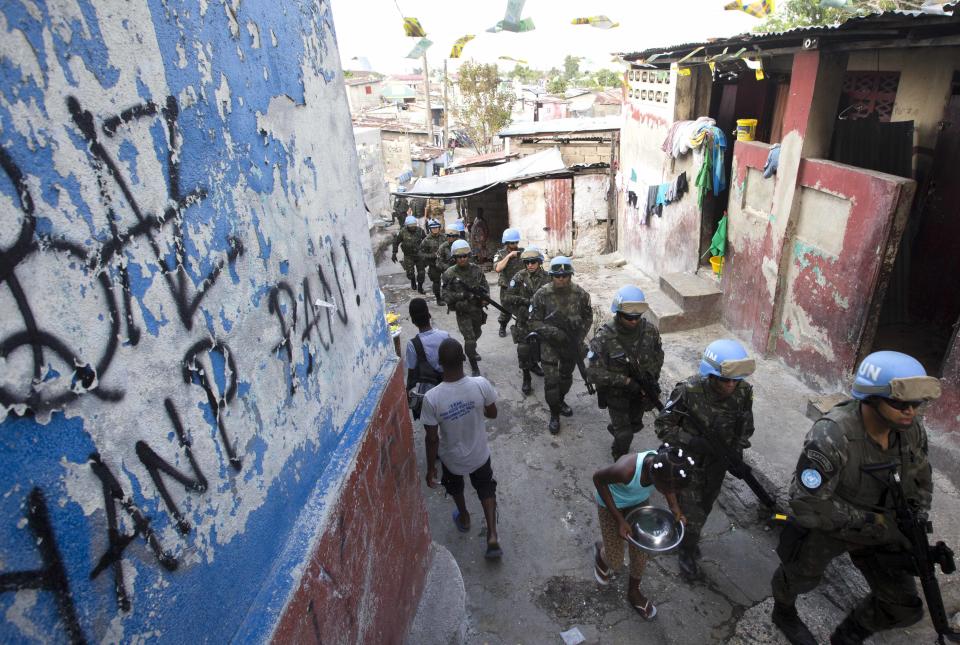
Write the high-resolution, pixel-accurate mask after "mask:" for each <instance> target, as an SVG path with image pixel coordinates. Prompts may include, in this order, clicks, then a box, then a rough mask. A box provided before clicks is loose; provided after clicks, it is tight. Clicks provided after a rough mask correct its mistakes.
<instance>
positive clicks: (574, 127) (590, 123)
mask: <svg viewBox="0 0 960 645" xmlns="http://www.w3.org/2000/svg"><path fill="white" fill-rule="evenodd" d="M622 123H623V120H622V119H621V118H620V117H619V116H599V117H589V118H582V119H548V120H546V121H528V122H524V123H513V124H511V125H510V126H508V127H506V128H504V129H503V130H501V131H500V132H498V133H497V136H498V137H516V136H522V135H526V134H566V133H570V132H599V131H607V130H619V129H620V127H621V125H622Z"/></svg>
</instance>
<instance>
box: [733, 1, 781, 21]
mask: <svg viewBox="0 0 960 645" xmlns="http://www.w3.org/2000/svg"><path fill="white" fill-rule="evenodd" d="M723 8H724V9H726V10H727V11H742V12H744V13H747V14H750V15H751V16H753V17H754V18H763V17H764V16H768V15H770V14H771V13H773V11H774V9H775V5H774V0H756V1H755V2H747V0H733V2H728V3H727V4H725V5H724V6H723Z"/></svg>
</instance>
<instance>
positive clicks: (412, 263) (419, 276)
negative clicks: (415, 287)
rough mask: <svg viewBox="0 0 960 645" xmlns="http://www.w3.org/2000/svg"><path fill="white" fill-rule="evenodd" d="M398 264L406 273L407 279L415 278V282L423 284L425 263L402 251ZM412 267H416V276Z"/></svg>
mask: <svg viewBox="0 0 960 645" xmlns="http://www.w3.org/2000/svg"><path fill="white" fill-rule="evenodd" d="M400 265H401V266H402V267H403V270H404V271H406V273H407V280H411V281H412V280H416V281H417V284H423V280H424V275H423V273H424V268H425V263H424V262H423V261H422V260H420V259H419V258H417V257H413V256H408V255H407V254H406V253H404V255H403V259H402V260H400ZM414 269H416V276H414Z"/></svg>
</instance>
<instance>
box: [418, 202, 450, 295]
mask: <svg viewBox="0 0 960 645" xmlns="http://www.w3.org/2000/svg"><path fill="white" fill-rule="evenodd" d="M427 231H428V232H429V233H430V234H429V235H427V236H426V237H425V238H423V241H422V242H420V262H421V263H422V264H423V265H424V266H426V268H427V276H428V277H429V278H430V283H431V284H432V286H433V295H434V296H436V298H437V304H438V305H444V304H446V303H445V302H444V301H443V298H441V297H440V276H441V275H442V274H443V271H441V270H440V267H439V266H437V251H439V250H440V245H441V244H442V242H443V240H441V239H440V222H438V221H437V220H435V219H431V220H428V221H427Z"/></svg>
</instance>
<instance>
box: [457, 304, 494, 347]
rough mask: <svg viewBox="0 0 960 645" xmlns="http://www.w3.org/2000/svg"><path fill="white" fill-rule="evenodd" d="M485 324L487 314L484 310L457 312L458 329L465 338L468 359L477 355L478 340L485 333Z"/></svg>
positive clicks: (464, 343)
mask: <svg viewBox="0 0 960 645" xmlns="http://www.w3.org/2000/svg"><path fill="white" fill-rule="evenodd" d="M485 322H487V312H485V311H484V310H483V309H471V310H470V311H458V312H457V329H459V330H460V335H461V336H462V337H463V351H464V353H465V354H466V355H467V358H473V357H475V356H476V355H477V340H478V339H479V338H480V335H481V334H482V333H483V323H485Z"/></svg>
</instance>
